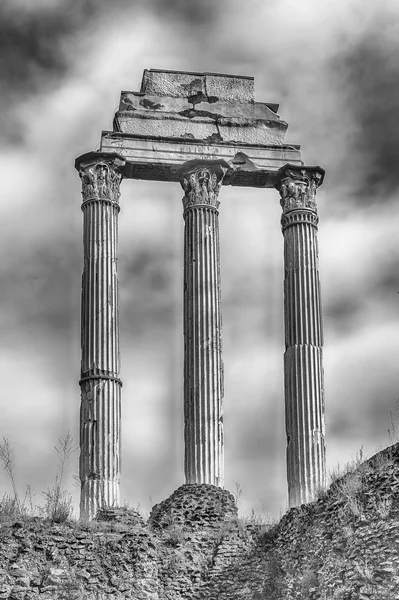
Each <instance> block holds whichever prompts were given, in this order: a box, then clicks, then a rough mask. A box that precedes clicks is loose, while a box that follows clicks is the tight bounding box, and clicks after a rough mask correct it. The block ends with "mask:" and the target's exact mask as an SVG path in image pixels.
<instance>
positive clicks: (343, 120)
mask: <svg viewBox="0 0 399 600" xmlns="http://www.w3.org/2000/svg"><path fill="white" fill-rule="evenodd" d="M0 12H1V13H2V14H0V47H1V51H0V80H1V95H0V103H1V107H0V108H1V110H0V132H1V136H0V153H1V156H0V171H1V188H2V189H1V203H0V211H1V235H0V246H1V261H0V322H1V337H0V367H1V376H2V382H3V383H2V388H1V397H0V407H1V428H0V435H1V436H6V437H7V438H8V439H9V440H10V442H11V443H12V445H13V446H14V447H15V453H16V467H17V468H16V473H17V484H18V486H19V489H20V493H21V494H23V492H24V489H25V485H26V484H30V485H31V486H32V488H33V491H34V492H35V493H36V494H37V496H36V500H37V501H40V492H41V491H42V490H43V489H45V486H46V484H49V483H51V480H52V478H53V476H54V474H55V471H56V456H55V452H54V449H53V445H54V443H55V442H56V440H57V437H58V436H60V435H63V434H64V433H65V432H66V431H67V430H68V429H69V430H70V431H71V433H72V435H73V436H74V437H75V438H76V439H78V430H79V422H78V415H79V402H80V397H79V386H78V380H79V368H80V282H81V270H82V252H83V251H82V242H81V236H82V213H81V210H80V201H81V197H80V180H79V177H78V175H77V173H76V172H75V170H74V167H73V163H74V159H75V157H76V156H78V155H80V154H82V153H84V152H87V151H89V150H93V149H96V148H98V144H99V140H100V134H101V130H107V129H108V130H110V129H112V118H113V114H114V111H115V109H116V108H117V106H118V104H119V95H120V91H121V90H131V91H138V90H139V88H140V82H141V78H142V73H143V70H144V69H145V68H157V69H171V70H187V71H199V72H203V71H208V72H209V71H211V72H221V73H229V74H237V75H250V76H253V77H254V78H255V94H256V100H257V101H261V102H262V101H263V102H276V103H279V104H280V111H279V113H280V116H281V118H282V119H284V120H285V121H287V122H288V123H289V130H288V132H287V136H286V140H287V142H288V143H293V144H301V146H302V157H303V160H304V161H305V163H306V164H309V165H315V164H319V165H320V166H322V167H324V168H325V169H326V173H327V174H326V178H325V183H324V184H323V187H322V188H320V190H319V192H318V196H317V198H318V205H319V216H320V227H319V246H320V276H321V284H322V294H323V307H324V325H325V361H324V366H325V389H326V444H327V467H328V469H332V468H334V467H335V466H336V465H337V463H340V464H341V465H342V464H344V463H345V462H347V461H349V460H350V459H351V458H352V457H354V456H355V455H356V453H357V452H358V451H359V449H360V447H361V446H363V449H364V453H365V454H367V455H371V454H373V453H374V451H375V449H376V447H383V446H386V445H388V444H389V443H390V440H389V436H388V433H387V429H388V428H390V427H391V418H390V411H392V410H393V411H394V406H395V402H396V401H397V399H398V398H399V374H398V368H397V364H398V349H399V320H398V302H399V295H398V294H399V281H398V259H399V241H398V238H399V198H398V188H399V168H398V157H399V153H398V147H399V128H398V126H397V122H398V116H399V109H398V98H399V66H398V65H399V63H398V60H397V57H398V52H399V47H398V46H399V25H398V23H399V21H398V17H399V4H398V3H397V0H380V1H379V2H375V1H374V0H337V1H336V2H327V1H325V2H324V1H320V0H301V1H300V2H299V1H298V0H246V2H245V3H244V2H242V1H240V0H217V1H214V0H197V1H194V0H172V1H168V0H145V1H144V0H143V1H141V2H140V1H134V0H129V1H128V0H124V1H122V0H113V2H106V1H104V2H102V1H100V0H96V1H95V0H35V2H32V1H31V0H3V2H2V3H1V9H0ZM122 185H123V187H122V199H121V206H122V210H121V213H120V247H119V250H120V251H119V256H120V259H119V276H120V289H121V359H122V373H121V376H122V379H123V382H124V387H123V390H122V393H123V395H122V402H123V473H122V477H123V484H122V499H123V500H126V501H127V502H129V503H130V504H132V505H136V504H137V503H140V505H141V507H142V509H143V510H145V511H148V510H149V508H150V506H151V504H154V503H156V502H159V501H160V500H162V499H164V498H166V497H167V496H168V495H169V494H170V493H171V492H172V491H173V490H174V489H175V488H176V487H178V486H179V485H180V484H181V483H183V439H182V436H183V415H182V406H183V399H182V250H183V246H182V243H183V220H182V205H181V197H182V191H181V189H180V186H179V184H173V183H169V184H161V183H156V182H140V181H125V182H124V183H123V184H122ZM220 199H221V209H220V211H221V212H220V228H221V259H222V301H223V322H224V363H225V452H226V457H225V471H226V487H227V488H228V489H230V490H231V491H233V492H234V491H235V488H236V483H238V484H239V485H240V486H241V488H242V490H243V498H242V510H243V512H249V511H250V510H251V508H252V507H253V508H254V509H255V511H257V512H260V511H261V510H263V509H264V510H266V511H267V512H268V513H270V514H272V515H277V516H278V514H279V513H280V512H281V511H284V510H285V508H286V502H287V501H286V475H285V433H284V399H283V362H282V360H283V358H282V357H283V351H284V337H283V313H282V308H283V263H282V259H283V238H282V235H281V232H280V224H279V220H280V210H281V209H280V206H279V198H278V194H277V192H275V191H274V190H264V191H262V190H255V189H240V188H232V189H230V188H228V187H224V188H223V189H222V192H221V196H220ZM394 412H395V411H394ZM394 418H395V415H394ZM398 420H399V416H398ZM77 472H78V465H77V458H76V460H75V462H74V463H73V464H72V465H71V467H70V471H69V472H68V478H67V485H68V487H69V488H70V489H71V491H72V492H73V494H74V497H75V499H76V500H77V498H78V489H77V488H76V487H73V474H77ZM6 491H10V488H9V483H8V481H7V479H6V475H5V473H1V472H0V493H1V492H6Z"/></svg>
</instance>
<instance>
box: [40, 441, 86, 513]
mask: <svg viewBox="0 0 399 600" xmlns="http://www.w3.org/2000/svg"><path fill="white" fill-rule="evenodd" d="M54 449H55V451H56V452H57V455H58V461H59V462H58V468H59V472H58V473H57V474H56V476H55V479H54V483H53V485H52V486H50V487H48V488H47V490H46V491H45V492H43V495H44V497H45V500H46V503H45V506H44V508H43V509H42V510H43V514H44V516H45V517H47V518H48V519H50V520H51V521H53V522H54V523H64V522H65V521H67V520H68V519H69V518H70V517H71V516H72V511H73V501H72V496H71V494H70V493H69V492H67V491H66V490H63V489H62V480H63V477H64V473H65V468H66V467H67V466H68V465H69V464H70V462H71V461H72V460H73V458H74V456H75V454H76V451H77V449H78V448H77V445H76V444H75V442H74V440H73V437H72V436H71V434H70V433H69V431H68V432H67V433H66V435H63V436H61V437H59V438H58V446H57V445H56V446H54Z"/></svg>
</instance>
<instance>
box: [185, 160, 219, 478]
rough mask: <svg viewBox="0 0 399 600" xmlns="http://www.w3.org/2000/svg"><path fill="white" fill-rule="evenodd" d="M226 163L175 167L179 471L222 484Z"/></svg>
mask: <svg viewBox="0 0 399 600" xmlns="http://www.w3.org/2000/svg"><path fill="white" fill-rule="evenodd" d="M226 170H227V165H226V164H225V163H223V162H217V161H214V162H211V161H207V162H206V163H202V162H199V161H192V162H191V163H187V164H186V165H185V167H184V168H183V169H182V170H181V172H180V182H181V184H182V187H183V189H184V191H185V196H184V198H183V206H184V215H183V216H184V221H185V228H184V297H183V305H184V317H183V319H184V326H183V329H184V471H185V476H186V483H210V484H213V485H216V486H220V487H223V482H224V445H223V394H224V390H223V362H222V315H221V305H220V249H219V222H218V210H217V209H218V207H219V200H218V195H219V190H220V188H221V185H222V181H223V177H224V175H225V173H226Z"/></svg>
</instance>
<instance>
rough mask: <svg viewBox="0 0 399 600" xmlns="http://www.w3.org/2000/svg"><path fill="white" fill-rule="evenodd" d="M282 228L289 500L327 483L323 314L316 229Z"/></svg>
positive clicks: (300, 224) (306, 225) (304, 497)
mask: <svg viewBox="0 0 399 600" xmlns="http://www.w3.org/2000/svg"><path fill="white" fill-rule="evenodd" d="M290 218H291V221H290V222H288V224H285V227H283V233H284V240H285V244H284V246H285V247H284V259H285V285H284V295H285V301H284V303H285V327H286V335H285V339H286V351H285V361H284V363H285V381H286V382H285V390H286V429H287V436H288V445H287V476H288V487H289V504H290V506H296V505H299V504H302V503H304V502H309V501H310V500H312V499H313V497H314V495H315V492H316V490H317V488H319V487H322V486H324V484H325V451H324V400H323V369H322V358H321V357H322V343H323V332H322V317H321V303H320V282H319V276H318V260H317V256H318V254H317V238H316V228H315V226H314V224H313V223H312V222H309V221H307V220H306V215H305V217H303V218H302V219H300V218H297V219H295V217H294V213H293V212H292V213H290Z"/></svg>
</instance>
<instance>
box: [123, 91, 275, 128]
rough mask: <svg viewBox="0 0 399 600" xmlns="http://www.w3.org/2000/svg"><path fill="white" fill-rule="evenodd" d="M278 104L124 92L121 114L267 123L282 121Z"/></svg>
mask: <svg viewBox="0 0 399 600" xmlns="http://www.w3.org/2000/svg"><path fill="white" fill-rule="evenodd" d="M277 109H278V104H270V103H264V102H254V103H250V104H239V103H233V102H227V101H221V100H218V101H215V102H206V101H200V102H189V101H188V98H183V97H178V98H175V97H172V96H152V95H149V94H142V93H141V92H122V93H121V99H120V105H119V113H126V112H131V111H141V112H143V113H145V112H149V113H150V114H157V113H170V114H177V115H180V116H186V117H187V118H192V117H195V116H197V117H199V116H208V117H214V118H215V119H216V118H217V117H220V116H224V117H241V118H245V119H263V120H265V121H279V120H280V117H279V116H278V114H277Z"/></svg>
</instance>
